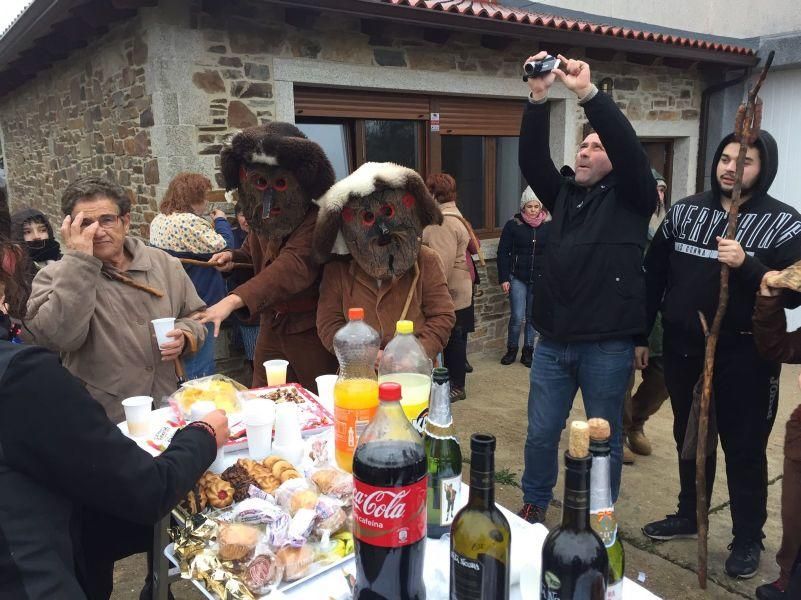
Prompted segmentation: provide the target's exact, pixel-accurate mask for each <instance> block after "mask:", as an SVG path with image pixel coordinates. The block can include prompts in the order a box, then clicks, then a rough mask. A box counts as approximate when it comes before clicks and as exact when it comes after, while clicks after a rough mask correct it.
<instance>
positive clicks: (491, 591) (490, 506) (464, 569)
mask: <svg viewBox="0 0 801 600" xmlns="http://www.w3.org/2000/svg"><path fill="white" fill-rule="evenodd" d="M470 452H471V459H470V496H469V499H468V501H467V505H466V506H465V507H464V508H463V509H462V510H460V511H459V512H458V513H457V515H456V518H455V519H454V520H453V525H452V526H451V586H450V590H451V593H450V598H451V600H479V599H481V600H508V599H509V583H510V581H509V579H510V576H509V565H510V560H509V556H510V553H511V549H512V531H511V529H510V528H509V522H508V521H507V520H506V517H504V516H503V514H502V513H501V511H500V510H498V507H497V506H495V437H494V436H491V435H486V434H482V433H474V434H473V435H472V436H471V438H470Z"/></svg>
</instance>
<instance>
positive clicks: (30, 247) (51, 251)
mask: <svg viewBox="0 0 801 600" xmlns="http://www.w3.org/2000/svg"><path fill="white" fill-rule="evenodd" d="M11 239H12V240H13V241H15V242H17V243H19V244H21V245H24V246H25V248H26V250H27V251H28V257H29V258H30V263H29V268H28V269H27V271H28V272H27V280H28V284H29V285H30V283H31V282H32V281H33V278H34V277H35V276H36V273H37V272H38V271H39V270H40V269H42V268H44V267H46V266H47V265H49V264H50V263H52V262H55V261H57V260H59V259H60V258H61V245H60V244H59V243H58V240H56V239H55V236H54V235H53V227H52V226H51V225H50V221H49V220H48V219H47V217H46V216H45V214H44V213H43V212H41V211H39V210H36V209H33V208H27V209H24V210H19V211H17V212H15V213H14V214H13V215H11Z"/></svg>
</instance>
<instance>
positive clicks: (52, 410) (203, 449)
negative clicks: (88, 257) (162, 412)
mask: <svg viewBox="0 0 801 600" xmlns="http://www.w3.org/2000/svg"><path fill="white" fill-rule="evenodd" d="M95 366H96V368H98V369H99V368H102V366H103V363H100V362H98V363H97V364H96V365H95ZM215 454H216V447H215V444H214V441H213V440H212V438H211V436H210V435H209V434H208V433H207V432H206V431H203V430H202V429H200V428H197V427H187V428H184V429H182V430H181V431H179V432H178V433H177V434H176V435H175V437H173V439H172V442H171V443H170V446H169V447H168V448H167V449H166V450H165V451H164V452H163V453H162V455H161V456H160V457H159V458H157V459H153V458H152V457H151V456H150V455H149V454H148V453H147V452H144V451H143V450H142V449H141V448H139V446H137V445H136V444H135V443H134V442H133V441H132V440H130V439H128V438H126V437H125V436H124V435H123V433H122V432H121V431H120V430H119V429H118V428H117V426H116V425H114V424H113V423H112V422H111V421H109V420H108V418H107V417H106V414H105V413H104V412H103V409H102V408H101V407H100V406H99V405H98V404H97V402H95V401H94V400H93V399H92V397H91V396H90V395H89V394H88V393H87V391H86V390H85V389H84V388H83V386H81V383H80V381H78V380H77V379H76V378H75V377H72V376H71V375H70V374H69V373H68V372H67V370H66V369H64V368H63V367H61V366H60V365H59V359H58V356H57V355H56V354H53V353H51V352H47V351H46V350H44V349H43V348H40V347H36V346H21V345H19V344H11V343H9V342H5V341H3V342H0V490H3V493H2V494H0V531H2V535H0V573H2V577H0V597H2V598H9V599H10V598H14V599H15V600H51V599H54V598H70V599H79V598H85V597H86V595H85V592H84V590H82V589H81V586H80V584H79V574H80V573H83V574H84V577H85V574H86V573H87V572H89V570H90V569H91V568H92V565H90V564H86V561H85V559H84V556H83V554H82V552H81V548H82V536H81V531H82V523H85V522H86V521H87V520H91V519H92V515H93V514H96V513H103V514H104V516H105V515H110V516H111V517H115V518H118V519H122V520H125V521H129V522H134V523H141V524H142V525H152V524H155V523H156V521H158V519H160V518H162V517H163V516H165V515H167V514H168V513H169V512H170V510H171V509H172V508H173V507H174V506H175V505H176V504H177V503H178V502H179V501H180V499H181V498H182V497H183V496H184V495H185V494H186V493H187V492H188V491H189V489H191V487H192V486H193V485H194V484H195V482H196V481H197V480H198V478H199V477H200V476H201V475H202V473H203V471H204V470H205V469H206V468H207V467H208V466H209V465H210V464H211V462H212V461H213V460H214V457H215ZM108 535H115V532H113V531H109V532H108Z"/></svg>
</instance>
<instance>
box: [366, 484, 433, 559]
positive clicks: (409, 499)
mask: <svg viewBox="0 0 801 600" xmlns="http://www.w3.org/2000/svg"><path fill="white" fill-rule="evenodd" d="M426 480H427V477H422V478H421V479H419V480H418V481H416V482H415V483H412V484H411V485H407V486H401V487H374V486H372V485H369V484H367V483H364V482H363V481H360V480H359V479H357V478H356V477H354V478H353V525H354V527H353V530H354V535H355V536H356V538H358V539H359V540H360V541H362V542H364V543H366V544H371V545H373V546H381V547H383V548H398V547H400V546H408V545H409V544H414V543H415V542H419V541H420V540H421V539H423V538H424V537H425V535H426Z"/></svg>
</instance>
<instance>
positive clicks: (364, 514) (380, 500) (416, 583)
mask: <svg viewBox="0 0 801 600" xmlns="http://www.w3.org/2000/svg"><path fill="white" fill-rule="evenodd" d="M379 399H380V400H381V403H380V405H379V408H378V412H377V413H376V415H375V417H374V418H373V420H372V421H371V422H370V424H369V425H368V426H367V428H366V429H365V430H364V432H363V433H362V435H361V437H360V438H359V445H358V447H357V448H356V452H355V453H354V457H353V478H354V481H353V483H354V494H353V530H354V531H353V533H354V539H355V544H356V587H355V589H354V595H353V597H354V599H355V600H360V599H364V598H371V599H372V598H377V599H378V598H386V599H387V600H389V599H392V600H407V599H408V600H424V599H425V586H424V584H423V559H424V552H425V535H426V473H427V471H426V455H425V449H424V447H423V443H422V440H421V438H420V436H419V434H418V433H417V432H416V431H415V430H414V429H413V428H412V426H411V425H410V424H409V421H408V420H407V419H406V416H405V415H404V413H403V409H402V408H401V406H400V402H399V400H400V386H399V385H398V384H395V383H385V384H381V386H380V387H379Z"/></svg>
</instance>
